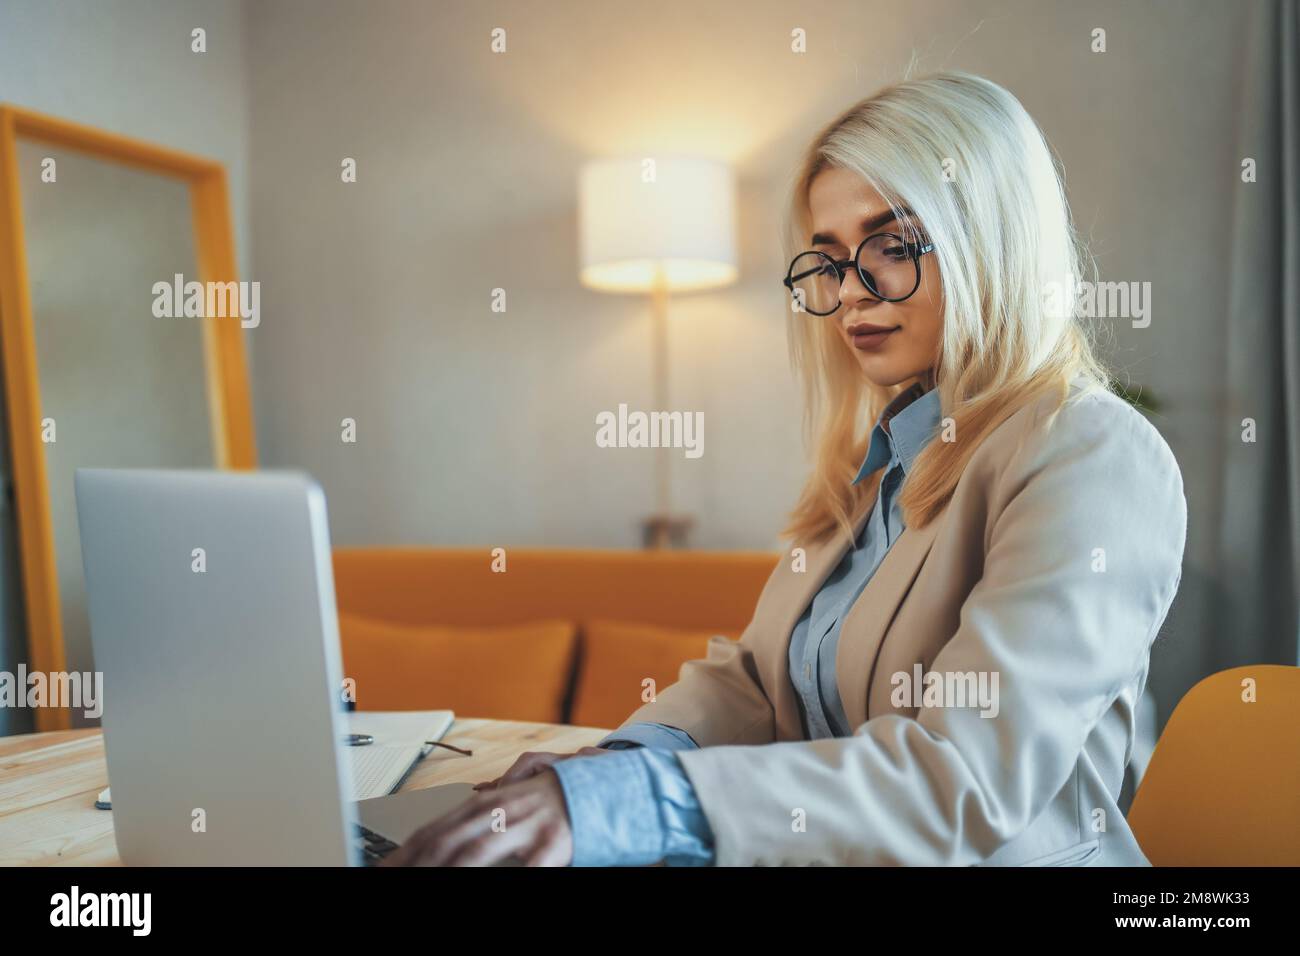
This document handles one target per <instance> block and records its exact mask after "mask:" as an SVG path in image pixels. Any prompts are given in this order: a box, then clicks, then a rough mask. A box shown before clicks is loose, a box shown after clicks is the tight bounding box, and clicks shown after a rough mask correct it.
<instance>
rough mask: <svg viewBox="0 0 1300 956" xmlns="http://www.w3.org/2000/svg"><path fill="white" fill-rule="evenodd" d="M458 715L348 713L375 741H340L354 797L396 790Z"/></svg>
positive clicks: (108, 798) (352, 727) (104, 798)
mask: <svg viewBox="0 0 1300 956" xmlns="http://www.w3.org/2000/svg"><path fill="white" fill-rule="evenodd" d="M454 719H455V714H453V713H452V712H451V711H450V710H357V711H353V712H352V713H350V714H348V715H347V723H348V732H349V733H353V734H369V735H370V736H372V737H374V738H375V742H374V743H373V744H367V745H365V746H362V747H349V746H347V745H345V744H344V743H343V742H342V741H340V742H339V751H340V753H341V754H342V759H343V760H344V761H346V762H347V764H348V765H350V766H351V774H352V794H351V797H352V799H353V800H366V799H368V798H370V797H382V796H383V795H384V794H387V793H392V792H393V791H394V790H395V789H397V785H398V784H399V783H401V781H402V778H403V777H405V776H406V774H407V773H408V772H409V771H410V769H411V767H412V766H413V765H414V764H415V762H416V761H417V760H419V759H420V758H421V757H423V756H424V755H425V754H427V753H428V752H429V751H430V750H432V749H433V748H432V746H430V745H429V744H428V743H427V742H426V741H430V740H441V739H442V736H443V734H445V733H446V732H447V729H448V728H449V727H451V724H452V721H453V720H454ZM95 806H96V807H98V808H99V809H101V810H110V809H112V794H111V793H110V792H109V790H108V789H105V790H103V791H101V792H100V794H99V797H98V799H96V800H95Z"/></svg>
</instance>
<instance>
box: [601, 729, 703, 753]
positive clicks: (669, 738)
mask: <svg viewBox="0 0 1300 956" xmlns="http://www.w3.org/2000/svg"><path fill="white" fill-rule="evenodd" d="M596 746H597V747H603V748H605V749H606V750H627V749H628V748H630V747H655V748H657V749H659V750H698V749H699V746H700V745H699V744H697V743H696V742H695V740H694V739H693V738H692V737H691V735H690V734H688V733H687V732H686V731H684V730H678V729H677V728H676V727H669V726H667V725H666V724H652V723H636V724H628V725H627V726H626V727H620V728H619V729H618V730H616V731H614V732H613V733H612V734H610V735H609V736H608V737H606V738H605V739H604V740H602V741H601V742H600V743H598V744H596Z"/></svg>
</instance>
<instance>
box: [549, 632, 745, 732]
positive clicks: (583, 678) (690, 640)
mask: <svg viewBox="0 0 1300 956" xmlns="http://www.w3.org/2000/svg"><path fill="white" fill-rule="evenodd" d="M718 633H719V632H718V631H709V630H696V629H690V630H687V629H680V628H669V627H656V626H654V625H651V624H636V623H632V622H626V621H610V620H594V621H590V622H588V623H586V624H584V625H583V627H582V640H581V645H580V651H579V664H578V679H577V686H576V687H575V690H574V698H573V708H572V712H571V715H570V717H569V722H570V723H573V724H578V725H580V726H584V727H617V726H618V725H619V724H621V723H622V722H623V721H624V720H626V719H627V717H628V715H629V714H631V713H632V711H634V710H636V709H637V708H638V707H640V706H641V704H642V703H643V701H642V694H643V692H644V690H645V685H644V681H645V680H646V679H647V678H649V679H651V680H653V681H654V682H655V683H654V687H655V692H656V693H657V692H658V691H661V690H663V689H664V688H666V687H668V686H669V685H670V684H675V683H676V682H677V672H678V671H679V670H680V669H681V666H682V664H684V663H685V662H686V661H689V660H695V659H698V658H701V657H705V656H707V653H708V652H707V645H708V643H709V638H710V637H713V636H714V635H715V634H718ZM723 636H725V637H728V638H730V639H732V640H736V639H737V637H738V635H736V634H724V635H723Z"/></svg>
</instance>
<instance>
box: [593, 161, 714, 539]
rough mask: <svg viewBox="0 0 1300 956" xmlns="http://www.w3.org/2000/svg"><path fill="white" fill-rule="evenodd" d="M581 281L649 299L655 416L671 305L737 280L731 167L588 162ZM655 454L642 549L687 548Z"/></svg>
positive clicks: (665, 451) (662, 398) (662, 452)
mask: <svg viewBox="0 0 1300 956" xmlns="http://www.w3.org/2000/svg"><path fill="white" fill-rule="evenodd" d="M578 197H579V212H578V224H579V241H580V245H581V249H580V258H579V261H580V263H581V270H582V271H581V275H580V279H581V281H582V284H583V285H585V286H587V287H588V288H591V289H597V290H599V291H601V292H616V293H622V294H628V293H634V294H638V295H649V296H650V306H651V334H652V341H651V352H650V354H651V361H652V374H653V382H654V394H653V401H654V408H653V409H652V410H653V411H663V412H667V411H671V410H672V409H670V407H669V404H668V402H669V396H668V382H669V375H668V371H669V369H668V364H669V363H668V300H669V296H670V295H672V294H673V293H684V292H701V291H704V290H707V289H716V288H719V287H721V286H725V285H730V284H732V283H734V282H735V281H736V277H737V275H738V274H739V270H738V269H737V266H736V183H735V176H734V174H733V172H732V170H731V168H730V167H729V166H727V165H726V164H725V163H720V162H717V161H715V160H710V159H702V158H695V157H681V156H672V157H632V158H623V159H601V160H593V161H591V162H588V163H586V164H585V165H584V166H583V167H582V170H581V172H580V174H579V179H578ZM675 453H676V454H680V450H676V451H675V450H674V449H671V448H655V449H652V454H653V455H654V467H655V510H654V513H653V514H651V515H650V516H649V517H647V518H646V519H645V520H644V521H643V522H642V532H643V539H644V544H645V546H646V547H647V548H665V547H670V546H674V545H681V544H684V543H685V537H686V533H687V531H688V530H689V529H690V525H691V520H690V519H689V518H688V517H685V516H682V515H677V514H675V513H674V512H673V506H672V474H671V467H672V456H673V454H675Z"/></svg>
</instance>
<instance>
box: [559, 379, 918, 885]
mask: <svg viewBox="0 0 1300 956" xmlns="http://www.w3.org/2000/svg"><path fill="white" fill-rule="evenodd" d="M939 422H940V408H939V393H938V391H937V390H935V389H931V390H930V391H928V392H925V393H922V392H921V386H920V385H913V386H912V387H911V388H910V389H908V390H907V391H905V392H902V393H900V394H899V395H898V396H897V397H896V398H895V399H894V400H893V401H892V402H890V403H889V405H888V406H887V407H886V408H885V410H884V411H883V412H882V413H881V415H880V417H879V418H878V419H877V420H876V424H875V426H874V427H873V428H872V430H871V440H870V442H869V444H868V447H867V457H866V459H865V460H864V461H863V463H862V467H861V468H860V469H859V470H858V476H857V478H855V479H854V483H855V484H856V483H857V482H859V481H861V480H862V479H863V478H865V477H866V476H867V475H869V474H871V473H872V472H874V471H876V469H878V468H882V467H883V468H884V469H885V471H884V474H883V476H882V477H881V482H880V494H879V495H877V496H876V500H875V503H874V505H873V506H872V509H871V513H870V515H868V517H867V522H866V524H864V525H863V528H862V533H861V534H860V535H859V536H858V539H857V541H856V542H855V543H854V546H853V547H852V548H850V549H849V551H848V552H847V553H846V554H845V555H844V558H843V560H841V561H840V563H839V565H838V566H837V567H836V568H835V570H834V571H833V572H832V573H831V574H830V576H829V577H828V578H827V579H826V581H825V582H824V583H823V584H822V586H821V588H820V589H819V590H818V592H817V594H816V595H815V596H814V598H813V600H812V602H811V604H809V606H808V608H807V609H806V610H805V611H804V613H803V616H802V617H800V619H799V622H798V623H797V624H796V625H795V628H794V630H793V631H792V632H791V635H790V649H789V667H790V682H791V684H793V685H794V689H795V696H796V697H797V699H798V701H799V707H800V711H801V713H802V715H803V728H804V733H805V734H806V735H807V737H808V739H810V740H816V739H819V738H823V737H847V736H849V735H850V734H852V732H853V728H852V727H850V726H849V721H848V718H847V717H846V716H845V714H844V705H843V702H842V701H841V700H840V693H839V687H838V685H837V684H836V680H835V652H836V649H837V648H838V647H839V641H840V628H841V626H842V625H843V622H844V618H845V616H846V615H847V614H848V612H849V609H850V608H852V607H853V605H854V604H855V603H856V602H857V600H858V597H859V596H860V595H861V594H862V591H863V589H864V588H866V586H867V584H868V583H869V582H870V581H871V578H872V576H873V575H874V574H875V572H876V569H877V568H878V567H879V566H880V562H881V561H882V560H883V559H884V557H885V554H886V552H888V550H889V548H890V547H891V546H892V545H893V543H894V542H895V541H896V540H898V536H899V535H900V534H902V533H903V514H902V509H901V508H900V507H899V504H898V490H899V488H900V486H901V485H902V483H903V480H904V479H905V478H906V476H907V475H908V474H909V473H910V470H911V467H912V463H913V461H915V459H916V456H917V455H919V454H920V453H921V450H922V449H923V448H924V447H925V446H926V444H928V443H929V441H930V440H931V439H932V438H933V437H934V434H935V432H936V431H937V430H938V427H939ZM886 425H888V428H886V427H885V426H886ZM600 746H602V747H607V748H609V749H611V750H614V749H617V750H625V751H626V752H623V753H617V754H607V755H605V756H601V757H574V758H572V759H569V760H564V761H561V762H559V763H556V764H555V765H554V769H555V772H556V774H557V776H558V777H559V778H560V786H561V787H562V788H563V790H564V797H565V801H566V802H567V804H568V809H569V821H570V824H571V827H572V830H573V864H574V865H575V866H613V865H646V864H651V863H658V862H659V861H660V860H662V861H664V862H665V863H668V864H669V865H673V864H680V865H700V864H707V863H710V862H712V860H713V833H712V830H711V829H710V827H709V823H708V820H707V819H706V818H705V816H704V812H703V810H702V809H701V808H700V805H699V801H698V800H697V799H696V797H695V791H694V789H693V788H692V787H691V783H690V779H689V778H688V777H687V776H686V773H685V771H684V770H683V769H682V767H681V763H680V762H679V761H678V760H677V757H676V756H675V754H674V753H673V751H675V750H683V749H689V748H694V747H696V746H697V745H696V743H695V741H694V740H692V739H691V737H690V735H689V734H687V733H685V732H684V731H682V730H679V729H677V728H676V727H667V726H665V725H663V724H654V723H637V724H631V725H629V726H627V727H624V728H622V729H620V730H618V731H616V732H615V733H614V734H611V735H610V736H609V737H607V738H606V739H605V740H603V741H601V744H600Z"/></svg>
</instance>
